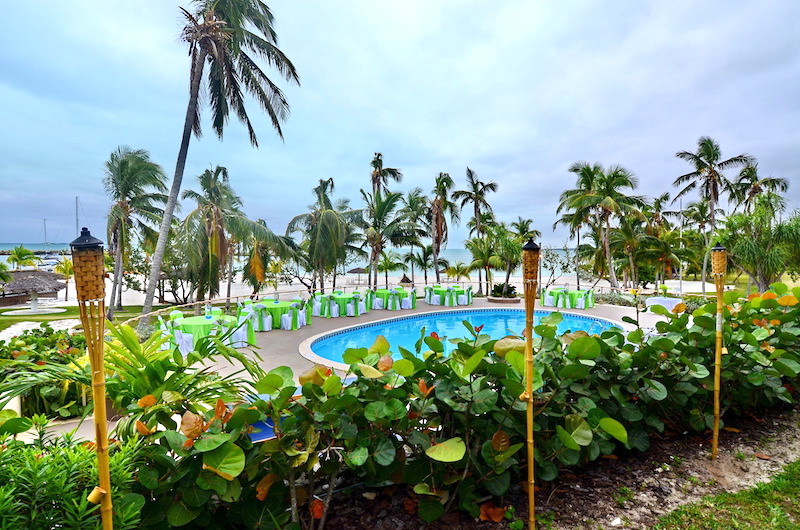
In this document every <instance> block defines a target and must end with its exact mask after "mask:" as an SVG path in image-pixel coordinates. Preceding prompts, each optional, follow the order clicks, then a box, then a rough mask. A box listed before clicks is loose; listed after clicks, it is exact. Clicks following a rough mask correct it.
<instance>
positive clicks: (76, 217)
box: [75, 195, 81, 237]
mask: <svg viewBox="0 0 800 530" xmlns="http://www.w3.org/2000/svg"><path fill="white" fill-rule="evenodd" d="M75 233H76V234H77V235H78V236H80V235H81V230H80V228H78V196H77V195H76V196H75ZM76 237H77V236H76Z"/></svg>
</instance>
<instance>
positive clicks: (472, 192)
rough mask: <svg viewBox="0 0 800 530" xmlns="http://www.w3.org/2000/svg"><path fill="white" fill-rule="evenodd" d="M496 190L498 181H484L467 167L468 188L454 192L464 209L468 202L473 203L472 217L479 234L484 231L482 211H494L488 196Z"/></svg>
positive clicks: (455, 197)
mask: <svg viewBox="0 0 800 530" xmlns="http://www.w3.org/2000/svg"><path fill="white" fill-rule="evenodd" d="M496 191H497V183H496V182H493V181H489V182H483V181H481V180H478V175H477V174H476V173H475V172H474V171H472V170H471V169H470V168H469V167H467V189H465V190H456V191H454V192H453V195H452V199H453V200H454V201H456V202H460V205H459V206H460V207H461V209H462V210H463V209H464V208H465V207H466V206H467V204H469V203H472V211H473V217H472V218H473V219H475V232H476V233H477V234H478V235H479V236H480V235H481V234H482V233H483V229H482V227H481V212H488V213H492V206H491V205H490V204H489V201H488V200H487V199H486V196H487V195H488V194H489V193H491V192H496Z"/></svg>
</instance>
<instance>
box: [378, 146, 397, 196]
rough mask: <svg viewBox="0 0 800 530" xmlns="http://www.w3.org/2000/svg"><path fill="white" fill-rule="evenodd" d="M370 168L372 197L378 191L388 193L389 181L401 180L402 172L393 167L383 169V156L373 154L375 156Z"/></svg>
mask: <svg viewBox="0 0 800 530" xmlns="http://www.w3.org/2000/svg"><path fill="white" fill-rule="evenodd" d="M370 165H371V166H372V174H371V179H370V180H371V182H372V195H375V194H376V193H377V192H378V191H381V192H382V193H387V192H388V191H389V180H394V181H395V182H401V181H402V180H403V172H402V171H400V170H399V169H395V168H393V167H383V155H382V154H381V153H375V156H374V157H373V158H372V162H370Z"/></svg>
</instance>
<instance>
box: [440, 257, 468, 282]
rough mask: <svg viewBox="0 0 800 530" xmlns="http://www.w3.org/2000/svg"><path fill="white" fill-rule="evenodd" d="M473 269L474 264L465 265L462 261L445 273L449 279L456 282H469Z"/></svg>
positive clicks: (447, 269)
mask: <svg viewBox="0 0 800 530" xmlns="http://www.w3.org/2000/svg"><path fill="white" fill-rule="evenodd" d="M472 270H473V267H472V263H469V264H467V263H464V262H462V261H458V262H456V263H454V264H452V265H450V266H449V267H447V268H446V269H445V270H444V273H445V274H447V277H448V278H449V279H451V280H452V279H455V281H457V282H458V281H461V279H462V278H463V279H467V280H469V273H470V272H472Z"/></svg>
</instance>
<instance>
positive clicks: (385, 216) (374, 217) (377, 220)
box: [360, 190, 415, 289]
mask: <svg viewBox="0 0 800 530" xmlns="http://www.w3.org/2000/svg"><path fill="white" fill-rule="evenodd" d="M361 196H362V197H363V198H364V203H365V204H366V207H365V208H364V210H363V217H362V219H361V221H360V224H361V226H362V229H363V231H364V244H365V245H367V246H368V247H369V248H370V255H369V272H370V276H371V278H370V287H373V288H375V289H377V288H378V260H380V258H381V255H382V253H383V251H384V249H385V248H386V246H387V245H393V246H401V245H408V243H409V242H411V241H413V240H414V237H415V236H414V233H413V232H412V230H411V226H410V224H409V223H408V221H407V220H406V217H405V215H404V214H403V213H402V210H400V205H401V201H402V198H403V196H402V195H401V194H400V193H396V192H391V191H390V192H388V193H386V195H385V196H384V195H383V193H381V191H380V190H378V192H377V193H375V194H374V195H373V194H371V193H368V192H366V191H364V190H361Z"/></svg>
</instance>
